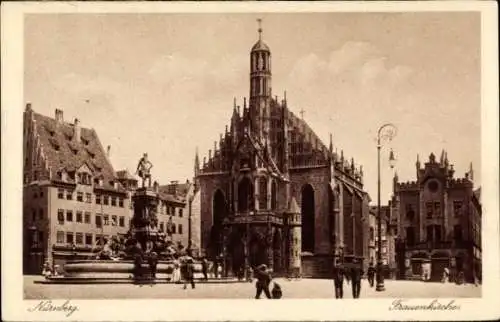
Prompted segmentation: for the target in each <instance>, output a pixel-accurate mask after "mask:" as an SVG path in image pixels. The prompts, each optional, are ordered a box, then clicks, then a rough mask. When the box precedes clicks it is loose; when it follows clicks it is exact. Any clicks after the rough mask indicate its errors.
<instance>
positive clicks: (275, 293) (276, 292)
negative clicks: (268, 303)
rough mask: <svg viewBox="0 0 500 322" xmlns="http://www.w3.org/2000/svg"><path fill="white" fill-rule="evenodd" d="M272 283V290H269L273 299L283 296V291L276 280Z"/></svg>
mask: <svg viewBox="0 0 500 322" xmlns="http://www.w3.org/2000/svg"><path fill="white" fill-rule="evenodd" d="M273 284H274V286H273V290H272V291H271V294H272V296H273V299H280V298H281V297H282V296H283V292H282V291H281V286H280V285H279V284H278V283H276V282H274V283H273Z"/></svg>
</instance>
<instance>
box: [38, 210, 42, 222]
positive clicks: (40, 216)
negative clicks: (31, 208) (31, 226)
mask: <svg viewBox="0 0 500 322" xmlns="http://www.w3.org/2000/svg"><path fill="white" fill-rule="evenodd" d="M38 219H39V220H43V209H42V208H40V209H38Z"/></svg>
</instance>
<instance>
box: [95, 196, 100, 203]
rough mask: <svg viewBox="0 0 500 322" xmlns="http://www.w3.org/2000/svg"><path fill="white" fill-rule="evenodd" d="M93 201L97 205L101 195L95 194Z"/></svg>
mask: <svg viewBox="0 0 500 322" xmlns="http://www.w3.org/2000/svg"><path fill="white" fill-rule="evenodd" d="M95 203H96V204H98V205H100V204H101V195H95Z"/></svg>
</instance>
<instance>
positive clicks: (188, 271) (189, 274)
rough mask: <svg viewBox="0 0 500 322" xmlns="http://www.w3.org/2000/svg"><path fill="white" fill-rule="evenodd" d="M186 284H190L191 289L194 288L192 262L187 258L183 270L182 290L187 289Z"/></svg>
mask: <svg viewBox="0 0 500 322" xmlns="http://www.w3.org/2000/svg"><path fill="white" fill-rule="evenodd" d="M187 283H191V288H194V287H195V285H194V261H193V259H192V258H188V259H187V260H186V263H185V269H184V289H186V288H187Z"/></svg>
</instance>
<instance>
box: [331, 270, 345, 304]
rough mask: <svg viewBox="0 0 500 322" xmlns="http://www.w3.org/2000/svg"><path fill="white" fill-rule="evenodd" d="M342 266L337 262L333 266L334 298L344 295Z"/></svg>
mask: <svg viewBox="0 0 500 322" xmlns="http://www.w3.org/2000/svg"><path fill="white" fill-rule="evenodd" d="M344 275H345V272H344V268H343V267H342V266H341V265H339V264H337V265H335V267H334V268H333V283H334V285H335V298H336V299H341V298H343V297H344Z"/></svg>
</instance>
